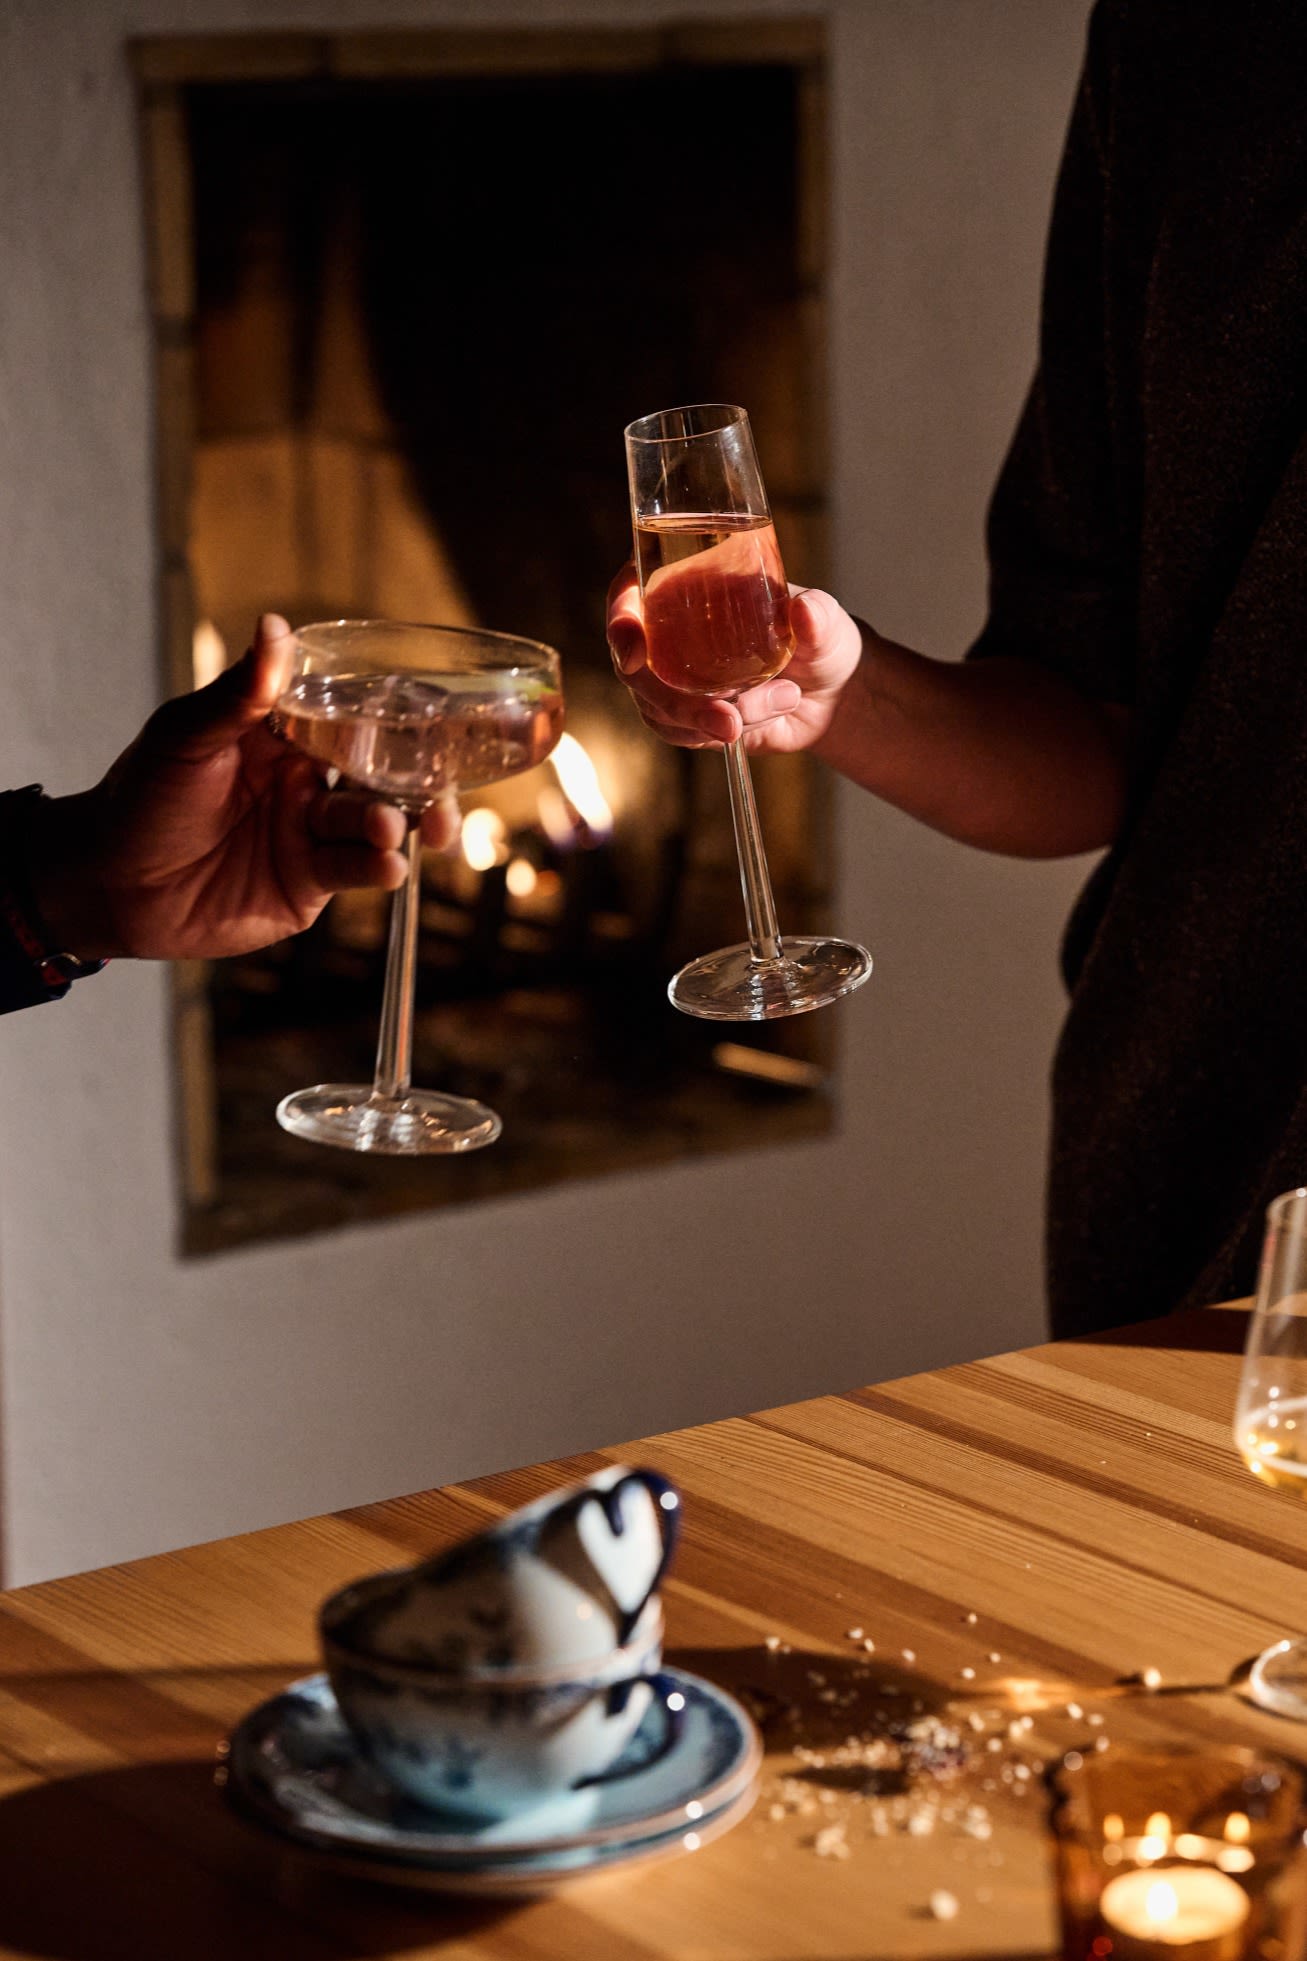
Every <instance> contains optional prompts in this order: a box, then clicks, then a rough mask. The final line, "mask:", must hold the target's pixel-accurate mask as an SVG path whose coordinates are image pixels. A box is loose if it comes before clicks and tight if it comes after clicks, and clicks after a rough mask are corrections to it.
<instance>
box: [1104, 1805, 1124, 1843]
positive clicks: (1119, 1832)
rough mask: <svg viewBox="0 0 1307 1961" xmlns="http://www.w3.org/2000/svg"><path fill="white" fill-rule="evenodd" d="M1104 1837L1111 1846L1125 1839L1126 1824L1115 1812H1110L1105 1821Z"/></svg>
mask: <svg viewBox="0 0 1307 1961" xmlns="http://www.w3.org/2000/svg"><path fill="white" fill-rule="evenodd" d="M1103 1837H1104V1838H1105V1839H1106V1840H1107V1841H1108V1843H1109V1844H1111V1845H1115V1844H1116V1842H1117V1840H1118V1839H1121V1838H1124V1837H1125V1823H1124V1821H1123V1820H1122V1819H1121V1818H1120V1817H1119V1816H1118V1814H1117V1813H1116V1812H1115V1811H1109V1812H1108V1814H1107V1816H1106V1818H1104V1820H1103Z"/></svg>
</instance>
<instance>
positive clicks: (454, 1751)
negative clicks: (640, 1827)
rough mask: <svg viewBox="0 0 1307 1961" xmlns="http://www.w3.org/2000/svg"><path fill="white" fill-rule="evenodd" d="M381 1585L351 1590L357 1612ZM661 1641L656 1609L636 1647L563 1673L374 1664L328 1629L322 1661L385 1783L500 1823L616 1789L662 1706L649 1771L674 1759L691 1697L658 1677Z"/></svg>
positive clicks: (647, 1755) (648, 1613) (647, 1758)
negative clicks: (566, 1797)
mask: <svg viewBox="0 0 1307 1961" xmlns="http://www.w3.org/2000/svg"><path fill="white" fill-rule="evenodd" d="M388 1577H389V1576H388V1575H385V1574H381V1575H378V1576H377V1580H379V1581H384V1580H385V1579H387V1578H388ZM375 1584H376V1582H375V1581H374V1582H369V1581H367V1580H363V1581H360V1582H358V1583H356V1585H355V1586H353V1587H347V1588H346V1589H345V1596H346V1597H350V1598H347V1603H346V1604H347V1605H349V1606H351V1607H353V1606H357V1604H358V1596H359V1595H360V1594H365V1593H366V1591H367V1590H368V1588H369V1586H370V1585H375ZM335 1597H336V1598H337V1599H341V1598H342V1596H335ZM330 1606H331V1602H328V1608H330ZM326 1618H327V1619H328V1620H329V1618H330V1617H329V1616H327V1617H326ZM662 1633H663V1617H662V1608H661V1606H660V1604H659V1602H658V1601H657V1600H651V1601H650V1602H649V1604H648V1606H647V1607H646V1609H645V1612H644V1614H643V1615H642V1617H641V1619H640V1621H639V1622H638V1623H637V1625H636V1627H635V1629H634V1630H633V1632H632V1637H631V1639H630V1641H628V1642H627V1643H625V1644H624V1645H622V1646H620V1647H617V1648H614V1649H612V1650H611V1651H610V1652H609V1653H608V1654H606V1655H604V1656H602V1657H599V1658H597V1659H595V1660H591V1661H586V1662H572V1663H569V1664H568V1665H567V1666H565V1667H562V1668H555V1669H534V1670H533V1669H526V1668H487V1669H480V1670H467V1671H464V1672H463V1673H461V1674H452V1675H451V1674H447V1673H443V1672H442V1671H440V1670H439V1669H435V1668H431V1667H429V1666H426V1665H424V1664H423V1663H421V1662H412V1661H408V1662H402V1661H391V1660H386V1659H381V1658H377V1657H375V1656H370V1655H368V1654H366V1653H364V1652H361V1651H360V1650H358V1649H356V1648H352V1647H351V1646H350V1645H349V1643H348V1642H347V1641H340V1640H337V1639H336V1638H334V1637H333V1635H332V1634H331V1632H330V1631H329V1629H328V1627H327V1626H326V1625H325V1624H324V1630H323V1652H324V1655H325V1657H326V1662H327V1669H328V1673H329V1674H330V1677H331V1684H332V1688H333V1690H334V1692H335V1696H336V1702H337V1704H338V1706H339V1709H340V1712H341V1715H342V1716H343V1717H344V1719H345V1721H346V1723H347V1724H348V1726H349V1728H350V1730H351V1732H352V1733H353V1736H354V1739H355V1741H356V1743H357V1745H358V1747H359V1750H360V1752H361V1754H362V1755H363V1756H364V1757H365V1758H366V1759H367V1761H368V1762H370V1763H371V1764H372V1765H373V1766H374V1768H375V1769H376V1770H377V1771H378V1772H379V1773H380V1775H381V1776H382V1777H383V1778H384V1779H385V1780H386V1782H387V1783H389V1784H392V1785H394V1786H395V1787H396V1789H398V1790H401V1791H403V1792H404V1793H405V1794H406V1795H407V1796H408V1797H411V1798H414V1799H416V1800H417V1802H418V1803H419V1804H422V1805H427V1806H432V1807H434V1808H436V1809H437V1810H441V1811H449V1812H455V1813H457V1814H459V1815H460V1816H465V1817H472V1818H477V1819H486V1820H490V1819H496V1818H504V1817H508V1816H510V1815H511V1814H513V1813H514V1812H517V1811H521V1810H524V1809H529V1808H530V1807H531V1806H532V1805H535V1804H539V1803H540V1802H542V1801H543V1800H544V1799H546V1798H553V1797H557V1796H559V1795H560V1794H562V1793H564V1792H570V1791H577V1790H582V1789H584V1788H585V1787H586V1786H587V1785H589V1784H596V1783H601V1782H605V1781H607V1780H608V1779H609V1778H610V1777H611V1776H612V1775H613V1774H614V1766H616V1765H617V1764H618V1759H619V1758H620V1757H621V1755H622V1752H623V1751H624V1750H625V1749H626V1746H627V1744H628V1743H629V1742H630V1741H631V1738H632V1737H633V1736H634V1734H635V1732H636V1730H637V1729H638V1728H639V1727H640V1725H641V1724H642V1722H643V1721H644V1718H645V1716H646V1714H647V1712H648V1710H649V1708H650V1706H651V1704H654V1703H657V1704H658V1705H659V1707H660V1709H661V1714H662V1719H663V1720H662V1728H661V1731H660V1732H659V1733H658V1735H657V1736H656V1737H655V1739H654V1741H653V1743H652V1744H651V1746H650V1748H649V1749H648V1751H647V1752H644V1753H643V1754H642V1760H641V1763H640V1765H639V1768H641V1769H643V1768H645V1767H646V1766H647V1764H649V1763H652V1762H656V1761H657V1760H658V1758H660V1757H661V1756H663V1755H664V1754H665V1753H666V1751H667V1750H668V1749H670V1747H671V1746H672V1744H673V1743H674V1741H675V1739H676V1736H677V1733H678V1731H679V1724H680V1716H679V1707H680V1701H681V1698H680V1695H679V1694H678V1692H677V1689H676V1684H675V1681H674V1679H673V1678H671V1677H669V1676H666V1675H664V1674H662V1673H661V1672H660V1670H659V1663H660V1661H661V1659H662ZM617 1774H621V1772H620V1769H619V1771H618V1773H617Z"/></svg>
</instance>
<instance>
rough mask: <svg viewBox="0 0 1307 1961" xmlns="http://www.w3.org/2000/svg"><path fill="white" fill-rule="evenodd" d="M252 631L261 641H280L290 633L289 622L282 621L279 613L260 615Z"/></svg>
mask: <svg viewBox="0 0 1307 1961" xmlns="http://www.w3.org/2000/svg"><path fill="white" fill-rule="evenodd" d="M254 630H255V633H256V634H257V635H258V637H259V638H260V639H261V640H280V639H281V637H282V635H283V634H285V633H289V632H290V621H289V620H284V619H283V618H282V617H281V614H280V613H260V614H259V618H258V624H257V626H256V627H255V629H254Z"/></svg>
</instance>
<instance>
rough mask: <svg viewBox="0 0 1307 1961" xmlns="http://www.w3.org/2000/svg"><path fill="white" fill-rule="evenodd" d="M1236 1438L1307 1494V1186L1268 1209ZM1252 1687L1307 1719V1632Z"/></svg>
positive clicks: (1255, 1461) (1258, 1696)
mask: <svg viewBox="0 0 1307 1961" xmlns="http://www.w3.org/2000/svg"><path fill="white" fill-rule="evenodd" d="M1234 1435H1235V1442H1236V1443H1237V1444H1238V1446H1239V1449H1240V1451H1241V1452H1242V1453H1243V1459H1244V1462H1245V1463H1246V1464H1247V1466H1248V1468H1249V1470H1250V1471H1252V1472H1253V1473H1254V1475H1255V1476H1257V1477H1259V1478H1260V1479H1261V1481H1262V1483H1263V1484H1269V1485H1271V1486H1273V1487H1274V1488H1275V1489H1276V1490H1279V1491H1292V1492H1294V1493H1296V1495H1297V1496H1298V1497H1300V1498H1307V1187H1299V1189H1298V1190H1297V1191H1292V1192H1284V1193H1282V1194H1281V1196H1280V1197H1279V1198H1277V1199H1275V1200H1273V1201H1272V1203H1271V1205H1270V1206H1269V1207H1268V1208H1267V1213H1266V1237H1265V1240H1264V1241H1263V1244H1262V1262H1261V1269H1260V1272H1259V1273H1258V1276H1257V1295H1256V1298H1255V1300H1254V1302H1253V1314H1252V1321H1251V1324H1250V1326H1249V1329H1248V1343H1247V1348H1246V1351H1245V1354H1244V1364H1243V1374H1242V1376H1241V1377H1240V1381H1239V1400H1238V1404H1237V1407H1236V1410H1235V1418H1234ZM1248 1686H1249V1689H1250V1691H1251V1693H1252V1695H1253V1697H1254V1699H1255V1700H1256V1701H1257V1702H1259V1703H1261V1705H1262V1707H1263V1708H1264V1709H1274V1710H1275V1711H1276V1712H1277V1714H1279V1715H1281V1716H1295V1717H1297V1718H1298V1719H1299V1721H1302V1720H1304V1719H1307V1637H1304V1636H1303V1635H1300V1634H1299V1635H1295V1636H1294V1637H1293V1638H1292V1640H1287V1641H1277V1642H1276V1643H1275V1644H1274V1646H1273V1647H1270V1648H1268V1649H1267V1650H1266V1652H1265V1654H1262V1655H1259V1656H1258V1658H1257V1660H1256V1661H1255V1662H1254V1663H1253V1668H1252V1674H1251V1676H1250V1677H1249V1684H1248Z"/></svg>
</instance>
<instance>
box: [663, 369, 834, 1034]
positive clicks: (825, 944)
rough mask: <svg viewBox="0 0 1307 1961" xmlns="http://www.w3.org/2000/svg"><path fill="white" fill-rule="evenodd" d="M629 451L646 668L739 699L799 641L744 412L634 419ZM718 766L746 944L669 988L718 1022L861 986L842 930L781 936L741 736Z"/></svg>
mask: <svg viewBox="0 0 1307 1961" xmlns="http://www.w3.org/2000/svg"><path fill="white" fill-rule="evenodd" d="M626 457H627V473H628V477H629V480H630V488H631V518H632V527H633V530H634V534H635V557H636V570H637V572H638V575H639V580H640V591H641V595H642V600H643V610H644V633H645V647H646V659H647V662H648V666H649V670H650V672H651V673H652V674H653V675H654V677H655V678H656V679H657V680H658V681H661V682H662V683H663V685H664V686H665V687H668V688H671V689H674V690H676V691H677V692H678V693H680V694H684V695H688V696H697V697H699V698H701V699H702V698H704V697H708V698H711V699H714V700H724V701H731V700H734V699H735V698H736V697H737V696H738V695H739V694H741V693H742V692H743V691H744V690H745V689H746V688H751V687H754V686H756V685H757V684H758V683H759V682H762V681H766V680H769V679H771V678H773V677H774V676H775V675H778V674H779V673H781V671H782V669H783V668H784V667H785V665H786V663H787V662H788V660H789V659H790V656H791V654H792V653H793V651H794V631H793V626H792V624H791V620H790V600H789V588H788V586H787V585H786V582H785V569H784V567H783V565H782V564H781V555H780V548H779V546H778V544H777V542H776V532H775V529H774V527H773V525H772V521H771V512H770V509H769V508H768V504H767V493H766V491H765V489H764V488H763V481H762V473H761V471H760V469H759V468H758V460H757V457H756V455H755V454H754V447H753V435H752V432H751V430H750V427H749V418H748V416H747V415H746V413H745V411H744V410H743V409H741V408H734V407H731V406H729V405H727V404H723V403H700V404H697V405H695V406H693V407H687V408H676V409H664V410H661V411H659V412H658V413H656V414H654V415H647V416H643V417H641V418H640V420H639V421H637V422H633V423H631V425H630V426H629V428H628V429H627V431H626ZM726 768H727V778H728V783H729V787H730V797H731V818H732V821H733V824H734V827H735V842H736V848H737V850H738V852H739V859H740V882H741V886H742V888H743V892H744V909H745V918H746V922H747V926H748V933H749V939H748V943H747V944H745V945H740V946H732V947H726V948H724V949H723V950H721V951H720V952H717V953H710V954H706V955H704V956H703V957H702V958H700V959H698V960H694V961H691V963H690V964H689V965H688V966H687V967H683V968H682V969H681V972H680V973H679V974H677V975H676V976H675V977H674V978H673V980H672V982H671V984H670V986H669V988H668V994H669V996H670V998H671V1001H672V1003H673V1005H674V1006H676V1007H678V1008H680V1009H681V1010H682V1011H683V1012H684V1013H685V1014H691V1015H701V1016H704V1017H705V1018H707V1019H709V1020H716V1021H765V1020H771V1019H773V1018H774V1017H776V1016H780V1015H794V1014H804V1013H806V1012H807V1011H808V1010H809V1009H811V1008H821V1007H825V1006H826V1005H827V1004H828V1003H829V1002H831V1001H836V1000H838V999H839V998H840V996H841V995H843V994H849V993H852V991H853V989H854V988H856V987H861V985H862V983H863V982H864V981H865V980H866V979H868V977H869V976H870V974H871V955H870V954H869V953H868V952H867V950H866V948H865V947H863V946H859V945H857V944H855V943H853V942H850V941H846V940H827V939H809V938H802V939H801V938H794V937H790V938H787V939H785V940H782V939H781V936H780V930H779V927H778V925H777V921H776V907H775V902H774V900H773V898H772V890H771V880H770V878H769V876H768V872H767V861H766V858H765V856H764V853H763V847H762V838H761V835H760V833H759V829H758V813H757V808H756V805H755V803H754V798H753V787H752V784H751V782H750V780H749V765H748V761H747V758H746V756H745V752H744V743H743V739H742V738H741V739H737V740H736V741H734V742H732V743H730V744H729V745H728V746H727V748H726Z"/></svg>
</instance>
